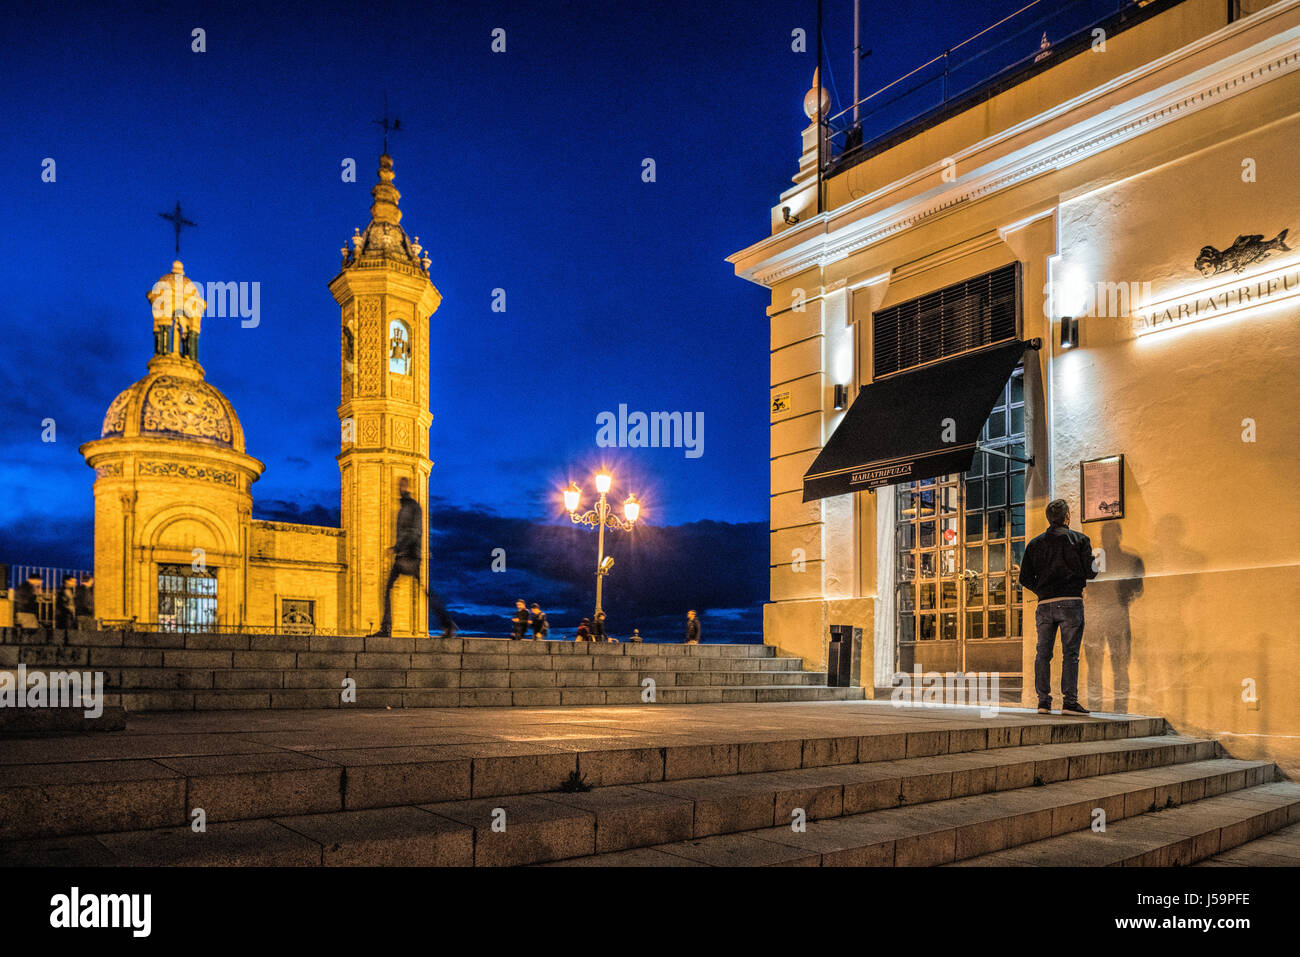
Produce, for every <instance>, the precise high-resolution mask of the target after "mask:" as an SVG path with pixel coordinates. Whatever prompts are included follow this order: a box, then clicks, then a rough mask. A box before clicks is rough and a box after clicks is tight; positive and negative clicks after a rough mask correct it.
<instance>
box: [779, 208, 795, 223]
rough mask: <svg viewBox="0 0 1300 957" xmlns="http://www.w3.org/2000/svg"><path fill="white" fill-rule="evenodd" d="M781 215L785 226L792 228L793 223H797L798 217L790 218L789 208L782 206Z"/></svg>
mask: <svg viewBox="0 0 1300 957" xmlns="http://www.w3.org/2000/svg"><path fill="white" fill-rule="evenodd" d="M781 215H782V216H783V217H785V221H786V225H788V226H793V225H794V224H795V223H797V222H799V217H798V216H791V215H790V207H789V206H782V207H781Z"/></svg>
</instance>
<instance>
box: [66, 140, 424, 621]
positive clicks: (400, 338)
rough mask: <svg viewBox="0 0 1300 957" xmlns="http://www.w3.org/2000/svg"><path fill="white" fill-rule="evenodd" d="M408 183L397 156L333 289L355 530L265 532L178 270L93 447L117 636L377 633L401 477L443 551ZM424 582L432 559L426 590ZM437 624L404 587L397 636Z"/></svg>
mask: <svg viewBox="0 0 1300 957" xmlns="http://www.w3.org/2000/svg"><path fill="white" fill-rule="evenodd" d="M393 175H394V174H393V161H392V158H391V157H390V156H388V155H387V154H385V155H383V156H382V157H380V167H379V181H378V183H376V185H375V186H374V187H373V188H372V189H371V191H370V192H371V196H372V198H373V202H372V204H371V207H370V223H369V225H368V226H367V227H366V228H365V230H364V231H363V230H357V231H356V235H354V236H353V238H352V244H353V245H352V248H351V249H349V248H347V247H346V246H345V247H344V249H343V250H342V253H343V260H342V266H341V268H340V270H339V273H338V275H337V276H335V277H334V279H333V280H331V282H330V284H329V286H330V292H331V293H332V294H333V296H334V298H335V301H336V302H338V304H339V308H340V316H341V329H340V337H341V344H342V348H341V353H342V355H341V368H340V398H339V407H338V415H339V422H340V431H339V438H340V450H339V455H338V462H339V473H340V525H341V527H339V528H330V527H325V526H319V525H304V524H297V523H287V522H271V521H262V520H259V519H254V518H253V517H252V511H253V496H252V486H253V483H254V482H256V481H257V479H258V478H259V477H260V476H261V474H262V471H263V468H264V466H263V464H262V463H261V462H260V461H258V460H257V459H255V458H253V457H252V456H251V455H249V454H247V452H246V451H245V449H244V434H243V429H242V428H241V427H240V424H239V417H238V416H237V415H236V414H235V409H234V406H233V405H232V404H231V402H230V400H229V399H227V398H226V396H225V395H223V394H222V392H221V391H220V390H219V389H217V388H216V387H215V386H214V385H212V384H211V383H209V382H208V381H206V379H205V374H204V369H203V366H202V365H200V364H199V352H198V346H199V333H200V328H201V323H202V317H203V314H204V311H205V310H206V308H207V304H206V303H205V302H204V300H203V298H202V292H201V290H200V288H199V286H197V285H196V284H195V283H194V282H193V281H192V280H191V279H189V278H188V277H187V276H186V275H185V270H184V267H183V266H182V264H181V263H180V262H175V263H173V264H172V269H171V271H170V272H169V273H167V274H166V275H164V276H163V277H162V278H161V279H160V280H159V281H158V282H157V283H155V284H154V287H153V289H152V290H151V291H150V293H149V296H148V298H149V302H150V305H151V307H152V310H153V329H154V354H153V357H152V358H151V359H150V360H149V364H148V374H147V375H145V376H144V378H142V379H140V380H139V381H138V382H136V383H135V384H134V385H132V386H130V387H129V388H127V389H126V390H125V391H123V392H122V393H121V394H120V395H118V396H117V398H116V399H114V400H113V402H112V403H111V405H110V406H109V408H108V412H107V413H106V414H105V416H104V423H103V428H102V430H101V436H100V438H98V439H96V440H94V441H91V442H87V443H86V444H85V445H83V446H82V447H81V449H80V451H81V454H82V455H83V456H84V457H85V459H86V463H87V465H89V466H90V467H91V468H93V469H94V470H95V483H94V496H95V559H94V563H95V584H96V588H95V590H96V617H97V618H98V619H99V620H100V621H102V622H104V624H105V625H106V626H117V627H121V626H125V625H127V624H128V623H132V624H134V626H136V627H142V628H159V629H163V630H246V631H256V632H275V633H286V634H313V633H345V634H346V633H351V634H362V633H366V632H369V631H372V630H374V628H375V626H377V625H378V623H379V620H380V617H381V615H382V611H383V597H384V596H383V589H384V584H385V580H386V578H387V574H388V569H389V563H390V561H391V558H390V556H389V553H388V548H389V546H390V545H392V536H393V517H394V515H395V514H396V511H397V504H398V493H397V482H398V479H399V478H401V477H406V478H408V479H410V481H411V488H412V494H413V495H414V496H415V497H416V499H417V500H418V501H419V503H420V506H421V510H422V511H424V512H425V515H426V518H425V523H426V525H425V529H424V532H425V536H424V537H425V540H426V541H427V537H428V534H427V533H428V528H427V521H428V520H427V489H428V479H429V473H430V471H431V469H432V466H433V463H432V462H431V461H430V460H429V425H430V423H431V422H432V420H433V416H432V415H431V414H430V412H429V317H430V316H431V315H432V314H433V313H434V311H435V310H437V308H438V305H439V303H440V301H441V299H442V297H441V294H440V293H439V292H438V290H437V289H436V288H435V287H434V285H433V283H432V282H431V281H430V279H429V275H428V270H429V265H430V261H429V257H428V255H427V254H426V253H424V252H423V250H422V249H421V247H420V245H419V243H418V239H417V240H415V241H413V240H412V239H411V238H410V237H408V236H407V234H406V232H405V230H403V229H402V226H401V218H402V213H401V210H400V209H399V207H398V201H399V199H400V194H399V193H398V191H397V188H396V187H395V186H394V185H393ZM427 572H428V555H427V549H426V553H425V558H424V561H423V563H422V567H421V575H420V579H421V581H425V580H426V576H427ZM427 623H428V609H427V598H426V595H425V592H424V589H423V588H422V587H413V585H412V582H411V580H410V579H409V578H402V579H399V581H398V583H397V585H396V586H395V587H394V591H393V633H394V634H395V635H413V634H426V633H427V631H428V624H427Z"/></svg>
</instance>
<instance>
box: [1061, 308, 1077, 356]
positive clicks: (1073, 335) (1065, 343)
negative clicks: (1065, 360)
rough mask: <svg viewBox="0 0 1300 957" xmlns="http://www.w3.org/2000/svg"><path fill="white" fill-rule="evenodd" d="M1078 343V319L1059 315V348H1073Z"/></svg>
mask: <svg viewBox="0 0 1300 957" xmlns="http://www.w3.org/2000/svg"><path fill="white" fill-rule="evenodd" d="M1078 344H1079V320H1078V319H1077V318H1075V317H1074V316H1062V317H1061V348H1062V349H1073V348H1074V347H1075V346H1077V345H1078Z"/></svg>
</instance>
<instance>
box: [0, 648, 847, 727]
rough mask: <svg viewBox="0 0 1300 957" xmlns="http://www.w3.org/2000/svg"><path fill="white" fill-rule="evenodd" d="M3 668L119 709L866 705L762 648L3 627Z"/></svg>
mask: <svg viewBox="0 0 1300 957" xmlns="http://www.w3.org/2000/svg"><path fill="white" fill-rule="evenodd" d="M0 631H2V633H0V669H14V668H16V667H17V666H18V665H20V664H22V665H25V666H26V667H27V669H28V671H29V673H30V672H31V671H36V670H49V671H53V670H80V671H93V672H102V673H103V674H104V687H105V691H106V695H105V697H106V702H105V704H106V707H108V708H110V709H112V708H115V707H118V706H120V707H121V708H122V709H124V710H125V711H126V712H128V713H131V712H147V711H194V710H198V711H204V710H229V709H245V710H256V709H265V708H291V709H302V708H340V707H342V708H350V707H355V708H448V707H465V706H478V707H511V706H514V707H536V706H547V705H605V704H646V703H656V704H711V703H724V702H774V701H846V700H861V699H862V698H864V696H865V694H864V691H863V689H862V688H841V687H834V688H832V687H827V686H826V675H825V674H824V673H818V672H811V671H805V670H804V667H803V661H802V659H800V658H792V657H784V656H781V655H778V653H777V650H776V649H775V648H773V647H771V646H769V645H725V644H719V645H680V644H654V643H623V644H615V643H600V644H595V643H591V642H573V641H511V640H508V639H497V638H464V639H462V638H418V639H417V638H379V637H367V638H362V637H317V636H312V637H308V636H295V635H241V634H179V633H176V632H161V633H150V632H121V631H71V630H69V631H53V632H50V631H37V630H29V631H22V630H19V629H3V630H0Z"/></svg>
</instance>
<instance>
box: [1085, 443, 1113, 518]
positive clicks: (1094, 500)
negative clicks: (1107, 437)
mask: <svg viewBox="0 0 1300 957" xmlns="http://www.w3.org/2000/svg"><path fill="white" fill-rule="evenodd" d="M1079 499H1080V502H1081V504H1082V508H1083V515H1082V516H1081V521H1084V522H1104V521H1107V520H1110V519H1116V518H1123V517H1124V456H1123V455H1108V456H1106V457H1105V458H1100V459H1089V460H1088V461H1086V462H1080V463H1079Z"/></svg>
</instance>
